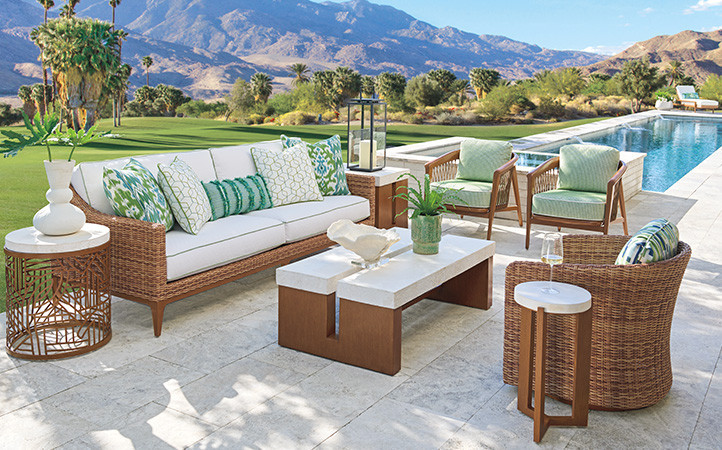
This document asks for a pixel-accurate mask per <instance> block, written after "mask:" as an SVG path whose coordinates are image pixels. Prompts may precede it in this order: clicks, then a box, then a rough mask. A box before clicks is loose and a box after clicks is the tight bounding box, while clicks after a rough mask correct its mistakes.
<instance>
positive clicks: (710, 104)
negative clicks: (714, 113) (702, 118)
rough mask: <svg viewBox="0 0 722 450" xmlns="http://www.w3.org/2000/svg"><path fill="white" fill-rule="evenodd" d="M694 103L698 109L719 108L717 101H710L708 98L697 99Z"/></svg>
mask: <svg viewBox="0 0 722 450" xmlns="http://www.w3.org/2000/svg"><path fill="white" fill-rule="evenodd" d="M694 102H695V103H696V104H697V108H716V107H718V106H719V102H718V101H717V100H709V99H706V98H698V99H695V100H694Z"/></svg>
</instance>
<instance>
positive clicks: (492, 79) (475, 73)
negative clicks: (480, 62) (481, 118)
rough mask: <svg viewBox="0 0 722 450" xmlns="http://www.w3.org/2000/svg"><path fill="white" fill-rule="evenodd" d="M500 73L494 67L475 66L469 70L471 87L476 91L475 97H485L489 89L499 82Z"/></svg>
mask: <svg viewBox="0 0 722 450" xmlns="http://www.w3.org/2000/svg"><path fill="white" fill-rule="evenodd" d="M500 79H501V74H500V73H499V72H497V71H496V70H494V69H482V68H481V67H476V68H474V69H471V72H469V80H470V81H471V87H473V88H474V91H476V99H477V100H479V99H482V98H486V94H488V93H489V92H490V91H491V89H492V88H493V87H494V86H496V85H497V84H499V80H500Z"/></svg>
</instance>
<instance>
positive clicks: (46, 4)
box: [38, 0, 55, 111]
mask: <svg viewBox="0 0 722 450" xmlns="http://www.w3.org/2000/svg"><path fill="white" fill-rule="evenodd" d="M38 3H40V4H41V5H42V6H43V10H44V11H45V12H44V15H43V23H44V24H45V23H48V10H49V9H50V8H52V7H53V6H55V1H54V0H38ZM40 51H41V52H42V51H43V49H42V48H41V49H40ZM43 86H45V89H44V90H43V94H44V93H45V92H46V91H47V86H48V70H47V69H46V68H45V64H43ZM43 106H44V110H45V111H47V110H48V99H47V97H44V98H43Z"/></svg>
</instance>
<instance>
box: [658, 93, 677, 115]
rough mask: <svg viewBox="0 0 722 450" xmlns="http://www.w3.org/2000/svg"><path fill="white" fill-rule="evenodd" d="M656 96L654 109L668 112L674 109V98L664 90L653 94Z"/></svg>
mask: <svg viewBox="0 0 722 450" xmlns="http://www.w3.org/2000/svg"><path fill="white" fill-rule="evenodd" d="M654 95H656V96H657V101H656V103H655V104H654V107H655V108H657V109H659V110H662V111H669V110H671V109H672V108H673V107H674V96H673V95H672V94H671V93H670V92H669V91H667V90H665V89H660V90H658V91H657V92H655V93H654Z"/></svg>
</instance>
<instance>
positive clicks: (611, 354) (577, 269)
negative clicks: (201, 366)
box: [504, 235, 692, 410]
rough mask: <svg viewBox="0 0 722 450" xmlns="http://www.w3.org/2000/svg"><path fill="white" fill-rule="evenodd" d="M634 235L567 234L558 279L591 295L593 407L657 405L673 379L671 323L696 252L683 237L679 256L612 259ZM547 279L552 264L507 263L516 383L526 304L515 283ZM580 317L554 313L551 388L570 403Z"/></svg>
mask: <svg viewBox="0 0 722 450" xmlns="http://www.w3.org/2000/svg"><path fill="white" fill-rule="evenodd" d="M628 239H629V236H603V235H602V236H599V235H595V236H589V235H569V236H565V237H564V240H563V242H564V264H561V265H559V266H557V267H555V268H554V280H555V281H561V282H566V283H571V284H575V285H577V286H581V287H583V288H585V289H587V290H588V291H589V292H591V294H592V359H591V374H590V383H589V396H590V400H589V404H590V408H592V409H601V410H629V409H639V408H644V407H647V406H651V405H654V404H655V403H657V402H658V401H660V400H661V399H662V398H663V397H664V396H665V395H667V392H669V389H670V388H671V386H672V367H671V361H670V348H669V339H670V329H671V326H672V315H673V313H674V306H675V302H676V300H677V293H678V291H679V286H680V283H681V282H682V276H683V275H684V272H685V269H686V267H687V263H688V262H689V259H690V257H691V254H692V251H691V249H690V247H689V246H688V245H687V244H685V243H684V242H680V243H679V246H678V249H677V255H676V256H674V257H672V258H670V259H668V260H665V261H661V262H657V263H652V264H633V265H614V261H615V259H616V257H617V255H618V254H619V252H620V250H621V249H622V247H623V246H624V244H625V243H626V242H627V240H628ZM544 279H549V266H548V265H547V264H543V263H541V262H534V261H515V262H513V263H511V264H509V265H508V266H507V269H506V282H505V284H506V286H505V289H506V295H505V303H504V382H505V383H507V384H512V385H515V386H516V385H518V376H519V339H520V322H521V314H520V312H521V311H520V307H519V305H517V303H516V302H515V301H514V287H515V286H516V285H517V284H519V283H523V282H525V281H533V280H544ZM574 323H575V322H574V318H573V316H571V315H554V314H552V315H550V316H549V321H548V324H547V326H548V331H547V333H548V347H547V379H546V386H545V387H546V391H547V395H549V396H551V397H554V398H557V399H560V400H562V401H565V402H567V403H570V402H571V399H572V394H573V384H572V383H573V370H572V365H573V363H574V360H573V345H572V343H573V342H574V340H573V337H574Z"/></svg>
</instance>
